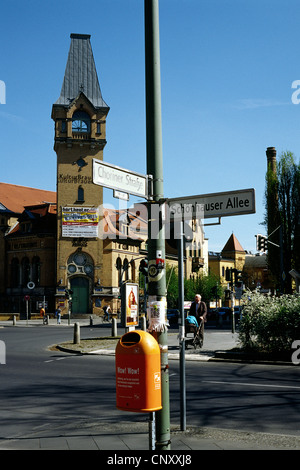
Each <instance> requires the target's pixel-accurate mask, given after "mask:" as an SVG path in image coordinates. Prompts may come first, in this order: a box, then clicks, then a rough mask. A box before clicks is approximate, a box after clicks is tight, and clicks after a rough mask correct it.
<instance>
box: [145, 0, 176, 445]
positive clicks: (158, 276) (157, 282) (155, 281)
mask: <svg viewBox="0 0 300 470" xmlns="http://www.w3.org/2000/svg"><path fill="white" fill-rule="evenodd" d="M144 8H145V12H144V14H145V77H146V138H147V174H148V175H152V176H153V202H152V203H153V204H155V203H156V204H158V203H159V201H161V200H162V199H163V165H162V130H161V86H160V47H159V7H158V0H144ZM150 206H151V203H149V204H148V209H150ZM150 218H151V217H149V219H150ZM151 224H152V223H151V221H150V220H149V223H148V296H149V299H150V296H151V299H152V300H153V299H154V301H157V302H161V304H163V305H165V306H166V305H167V303H166V276H165V269H161V270H159V272H157V269H156V259H157V256H158V253H159V255H160V257H161V259H163V260H164V259H165V233H164V226H163V225H162V224H161V226H160V227H159V229H158V233H157V234H156V236H155V238H154V236H152V233H151ZM151 333H152V334H153V335H155V336H156V339H157V342H158V344H159V347H160V351H161V391H162V410H160V411H157V412H156V446H157V449H159V450H169V449H170V444H171V442H170V403H169V371H168V369H169V365H168V335H167V328H166V326H165V327H164V328H162V329H161V331H157V332H155V331H153V332H151Z"/></svg>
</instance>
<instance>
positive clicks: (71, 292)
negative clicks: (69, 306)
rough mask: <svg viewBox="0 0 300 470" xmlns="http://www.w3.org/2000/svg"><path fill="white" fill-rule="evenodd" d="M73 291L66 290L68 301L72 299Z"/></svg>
mask: <svg viewBox="0 0 300 470" xmlns="http://www.w3.org/2000/svg"><path fill="white" fill-rule="evenodd" d="M72 294H73V291H72V290H71V289H65V295H66V299H70V298H71V295H72Z"/></svg>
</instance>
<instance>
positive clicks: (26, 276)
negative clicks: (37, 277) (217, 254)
mask: <svg viewBox="0 0 300 470" xmlns="http://www.w3.org/2000/svg"><path fill="white" fill-rule="evenodd" d="M29 281H30V263H29V259H28V258H23V259H22V286H27V284H28V282H29Z"/></svg>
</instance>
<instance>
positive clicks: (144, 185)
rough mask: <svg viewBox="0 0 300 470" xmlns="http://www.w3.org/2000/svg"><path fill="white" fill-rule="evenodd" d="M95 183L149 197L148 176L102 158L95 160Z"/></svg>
mask: <svg viewBox="0 0 300 470" xmlns="http://www.w3.org/2000/svg"><path fill="white" fill-rule="evenodd" d="M93 183H94V184H98V185H100V186H105V187H106V188H111V189H117V190H118V191H123V192H125V193H129V194H133V195H135V196H141V197H144V198H147V197H148V178H147V176H145V175H141V174H139V173H136V172H133V171H129V170H125V168H120V167H118V166H115V165H110V164H109V163H104V162H102V161H101V160H95V159H94V160H93Z"/></svg>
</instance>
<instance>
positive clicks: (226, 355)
mask: <svg viewBox="0 0 300 470" xmlns="http://www.w3.org/2000/svg"><path fill="white" fill-rule="evenodd" d="M56 347H57V348H58V349H59V350H60V351H64V352H67V353H70V354H77V355H78V354H81V355H95V356H97V355H99V356H115V350H114V349H95V350H93V351H85V350H78V349H70V348H66V347H64V346H63V345H59V344H58V345H57V346H56ZM168 358H169V359H172V360H179V359H180V354H179V353H168ZM185 360H186V361H191V362H209V361H210V362H231V363H234V362H235V363H246V364H265V365H280V366H294V364H293V363H292V362H286V361H276V360H270V361H268V360H266V359H256V358H253V357H252V358H251V357H249V356H246V357H245V356H244V357H243V356H242V354H239V353H237V354H234V353H230V352H221V351H215V352H214V353H213V355H211V356H210V355H206V354H185Z"/></svg>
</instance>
